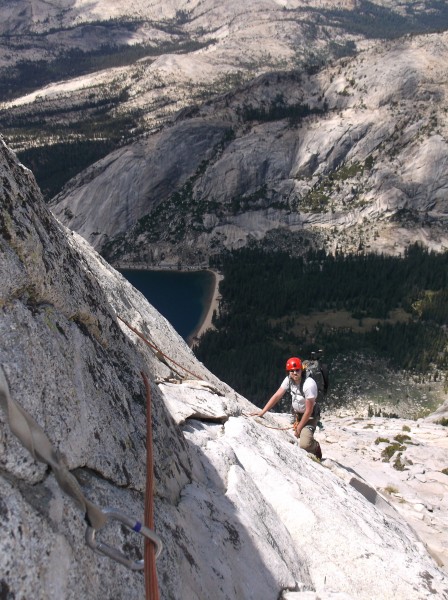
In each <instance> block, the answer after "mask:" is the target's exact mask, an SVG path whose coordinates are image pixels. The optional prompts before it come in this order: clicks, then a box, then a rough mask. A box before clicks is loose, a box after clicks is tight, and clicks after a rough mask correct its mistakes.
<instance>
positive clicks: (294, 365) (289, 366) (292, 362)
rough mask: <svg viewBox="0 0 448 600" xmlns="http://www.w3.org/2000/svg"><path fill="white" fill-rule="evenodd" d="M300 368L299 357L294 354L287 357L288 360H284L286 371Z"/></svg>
mask: <svg viewBox="0 0 448 600" xmlns="http://www.w3.org/2000/svg"><path fill="white" fill-rule="evenodd" d="M301 368H302V361H301V360H300V358H297V357H296V356H293V357H292V358H288V360H287V361H286V370H287V371H292V370H293V369H301Z"/></svg>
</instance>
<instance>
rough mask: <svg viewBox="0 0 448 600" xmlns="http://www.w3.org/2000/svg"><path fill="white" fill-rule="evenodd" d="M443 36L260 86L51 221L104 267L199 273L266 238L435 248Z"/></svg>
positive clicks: (207, 113) (68, 201)
mask: <svg viewBox="0 0 448 600" xmlns="http://www.w3.org/2000/svg"><path fill="white" fill-rule="evenodd" d="M447 59H448V36H447V34H433V35H431V36H424V37H423V38H421V37H418V38H409V39H406V40H400V41H397V42H389V43H388V44H387V45H386V46H385V47H384V48H382V49H380V48H378V47H375V48H373V49H368V50H366V51H365V52H363V53H360V54H359V55H358V56H357V57H354V58H351V59H344V60H343V62H340V63H337V64H336V65H334V66H331V67H328V68H325V69H323V70H321V71H319V72H318V73H317V74H304V73H297V72H293V73H271V74H266V75H262V76H260V77H259V78H258V79H256V80H254V81H252V82H250V83H248V84H246V85H245V86H243V87H242V88H240V89H239V90H238V91H237V92H236V93H228V94H226V95H225V96H222V97H221V98H219V99H218V100H216V101H215V102H209V103H207V104H206V105H204V106H203V107H197V108H196V109H194V110H191V111H190V112H188V111H184V112H183V113H181V114H180V115H179V117H178V119H177V120H176V122H175V123H174V124H173V125H172V126H171V127H166V128H164V129H162V130H161V131H160V132H159V133H156V134H154V135H152V136H149V137H148V138H145V139H142V140H140V141H138V142H136V143H135V144H133V145H130V146H127V147H125V148H123V149H120V150H117V151H116V152H115V153H113V154H111V155H110V156H108V157H107V158H106V159H104V160H103V161H101V162H99V163H97V164H96V165H94V166H93V167H92V168H90V169H88V170H87V171H86V172H85V173H81V174H80V175H79V176H78V177H77V178H75V179H74V180H73V181H72V182H71V184H70V185H69V186H67V188H66V189H65V190H64V191H63V192H62V193H61V194H60V195H59V196H58V197H56V198H55V199H54V201H53V202H52V207H53V210H54V212H55V213H56V214H57V216H58V217H59V218H61V219H62V220H63V221H64V222H65V223H66V224H67V225H68V226H69V227H71V228H73V229H76V230H77V231H79V232H80V233H81V234H82V235H83V236H85V237H86V238H87V239H88V240H89V241H90V242H91V243H93V244H94V246H95V247H96V248H97V249H99V250H100V251H101V252H103V253H105V255H106V256H107V258H108V259H109V260H111V261H113V262H114V261H115V262H125V263H133V262H136V263H142V264H149V265H151V264H166V265H174V264H177V263H178V262H182V263H184V264H206V263H207V260H208V257H209V256H210V254H212V253H215V252H219V251H221V250H222V249H224V248H235V247H240V246H242V245H244V244H246V243H247V242H248V240H250V239H257V240H260V239H263V238H264V237H265V236H266V235H272V233H273V232H274V231H277V232H282V231H284V232H285V234H286V233H287V234H288V235H291V234H292V235H294V236H296V237H297V238H298V239H303V236H304V235H305V236H311V238H312V239H313V238H314V239H315V240H317V243H318V244H320V245H321V246H323V247H325V248H327V249H328V250H334V249H336V248H339V249H340V250H343V251H346V252H354V251H359V250H362V249H364V250H372V251H384V252H386V253H392V254H398V253H400V252H402V250H403V248H404V247H406V246H407V245H408V244H409V243H412V242H414V241H421V242H422V243H423V244H424V245H427V246H428V247H430V248H432V249H436V250H437V249H443V248H446V247H448V238H447V231H446V222H447V213H446V210H447V206H446V202H445V198H446V193H447V183H448V182H447V172H446V163H447V159H448V146H447V143H446V133H447V132H446V125H445V120H444V114H445V110H446V109H447V99H446V85H445V84H444V83H443V82H444V81H446V65H447V64H448V60H447Z"/></svg>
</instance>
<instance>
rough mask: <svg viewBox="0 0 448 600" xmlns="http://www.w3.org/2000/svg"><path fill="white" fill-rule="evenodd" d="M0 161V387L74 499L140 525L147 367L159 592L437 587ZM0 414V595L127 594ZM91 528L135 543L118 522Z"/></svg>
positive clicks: (405, 535)
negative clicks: (75, 487) (26, 418)
mask: <svg viewBox="0 0 448 600" xmlns="http://www.w3.org/2000/svg"><path fill="white" fill-rule="evenodd" d="M0 173H1V176H2V188H1V190H2V191H1V194H2V198H1V208H0V233H1V237H0V270H1V274H2V277H1V284H0V285H1V296H0V298H1V300H0V304H1V311H2V318H1V320H0V365H1V368H2V370H3V372H4V374H5V376H6V379H7V381H8V384H9V389H10V393H11V396H12V397H13V398H14V400H16V401H17V402H19V403H20V404H21V405H22V406H23V408H24V409H26V410H27V411H28V412H29V413H30V414H31V415H32V416H33V417H34V419H35V420H36V421H37V422H38V423H39V424H40V425H41V427H43V429H44V430H45V431H46V433H47V435H48V437H49V438H50V440H51V441H52V443H53V444H54V446H55V447H56V448H57V449H58V450H59V451H60V453H61V454H62V455H63V456H64V457H65V461H66V464H67V466H68V468H69V469H70V471H71V472H72V473H73V474H74V475H75V476H76V477H77V478H78V480H79V482H80V485H81V487H82V489H83V491H84V493H85V495H86V496H87V497H88V498H90V499H91V500H92V501H93V502H95V503H96V504H98V505H100V506H102V507H105V506H113V507H116V508H118V509H121V510H123V511H124V512H125V513H127V514H129V515H131V516H134V517H135V518H136V519H141V518H142V516H143V509H144V490H145V470H146V467H145V458H146V447H145V444H146V442H145V435H146V423H145V420H146V417H145V391H144V385H143V381H142V375H141V373H142V372H144V373H145V374H146V375H147V376H148V378H149V380H150V386H151V397H152V413H153V419H152V421H153V436H154V448H153V459H154V476H155V529H156V531H157V533H158V534H159V536H160V537H161V538H162V540H163V543H164V551H163V553H162V555H161V556H160V558H159V559H158V561H157V570H158V577H159V587H160V594H161V598H163V599H164V600H168V599H170V600H171V599H172V600H199V599H201V600H202V599H204V598H211V597H213V598H218V599H222V600H241V599H243V598H244V599H248V600H249V599H253V600H263V599H266V600H272V598H279V597H282V596H283V598H284V599H287V598H288V599H292V598H297V599H300V598H302V599H303V598H318V597H319V598H321V599H327V598H328V599H330V598H347V599H349V598H352V599H356V600H358V599H366V600H367V599H371V598H372V597H375V598H384V599H389V598H390V599H391V600H392V599H394V600H397V599H403V600H405V599H406V600H409V599H411V600H413V599H415V600H420V599H424V598H433V597H435V596H436V597H440V598H445V597H448V576H447V574H446V572H444V571H443V570H441V569H440V568H439V567H438V566H437V564H436V562H435V561H434V560H433V558H432V557H431V556H430V555H429V553H428V551H427V549H426V548H425V545H424V544H423V542H422V541H421V540H420V539H419V538H418V537H417V535H416V534H415V533H414V531H413V530H412V529H411V527H409V525H408V524H407V523H406V521H405V519H404V518H403V517H401V516H400V515H399V514H398V513H396V514H395V513H394V511H393V510H392V509H391V507H390V506H389V505H388V503H387V502H385V505H384V506H380V505H376V504H373V503H372V502H370V501H369V500H368V499H367V498H366V497H365V496H364V495H363V494H362V493H360V492H359V491H358V490H357V489H355V488H354V487H353V486H352V485H349V484H348V483H347V482H346V481H344V480H343V478H341V477H340V476H339V475H338V474H335V473H333V472H332V471H331V470H329V469H326V468H325V467H324V466H323V464H319V463H318V462H315V461H313V460H312V459H311V457H310V456H308V455H307V454H306V453H305V452H304V451H302V450H300V449H299V447H298V445H297V442H296V440H295V438H294V437H293V436H292V435H291V432H290V431H280V430H276V429H271V428H268V427H266V425H270V426H272V427H276V426H278V420H277V419H276V418H274V417H273V416H267V417H266V418H265V419H263V420H259V419H254V418H250V417H247V416H245V415H246V414H247V413H248V412H250V411H251V410H253V409H254V407H253V405H251V404H250V403H249V402H248V401H247V400H245V399H244V398H242V397H240V396H239V395H238V394H237V393H236V392H235V391H233V390H232V389H230V388H229V387H228V386H227V385H226V384H224V383H222V382H221V381H219V380H218V379H217V378H216V377H215V376H214V375H213V374H212V373H210V372H208V371H207V370H206V369H205V367H204V366H203V365H202V364H201V363H199V362H198V361H197V360H196V358H195V356H194V354H193V352H192V351H191V350H190V349H189V348H188V346H187V345H186V344H185V343H184V342H183V340H182V339H181V338H180V337H179V336H178V335H177V334H176V333H175V332H174V331H173V329H172V328H171V326H170V325H169V324H168V322H167V321H166V320H165V319H164V318H163V317H161V316H160V315H159V314H158V313H157V311H156V310H155V309H154V308H153V307H152V306H150V305H149V304H148V303H147V302H146V301H145V299H144V298H143V297H142V295H141V294H140V293H138V292H137V291H136V290H135V289H133V288H132V287H131V286H130V285H129V284H128V283H127V282H126V281H125V280H124V279H123V277H122V276H121V275H120V274H118V273H117V272H116V271H115V270H114V269H112V268H111V267H110V266H109V265H108V264H107V263H106V262H104V261H103V260H102V259H101V258H100V257H99V256H98V254H96V252H95V251H94V250H93V249H92V248H91V246H89V244H88V243H87V242H86V241H85V240H84V239H83V238H82V237H80V236H79V235H77V234H75V233H72V232H70V231H68V230H67V229H65V228H64V227H63V226H62V225H61V224H60V223H59V222H57V221H56V220H55V218H54V217H53V216H52V215H51V213H50V212H49V211H48V209H47V208H46V206H45V205H44V203H43V202H42V198H41V195H40V192H39V190H38V188H37V187H36V184H35V182H34V179H33V177H32V175H31V174H30V172H29V171H27V170H26V169H24V168H23V167H22V166H21V165H20V163H18V162H17V160H16V158H15V156H14V155H13V154H12V152H11V151H10V150H9V149H8V148H7V147H6V146H5V145H4V144H3V143H2V145H1V148H0ZM119 317H120V318H121V319H124V320H125V321H126V322H128V323H129V324H130V325H132V326H133V327H134V328H135V329H136V330H138V331H140V332H141V333H142V334H143V335H144V336H145V338H146V339H147V340H148V341H149V342H150V344H151V345H150V346H149V345H148V344H145V343H144V342H143V341H142V340H141V339H140V338H139V337H137V336H136V334H135V333H133V332H132V331H131V330H130V328H129V327H128V326H127V325H126V324H125V323H124V322H123V321H122V320H120V319H119ZM0 424H1V425H0V490H1V495H0V529H1V535H0V589H1V593H2V595H3V597H5V598H9V597H11V598H13V597H14V598H35V599H36V600H47V599H53V598H54V599H56V598H57V599H58V600H61V599H75V598H89V599H90V598H91V599H92V600H93V599H94V598H95V599H96V598H112V597H113V598H128V599H134V598H135V599H137V598H139V599H140V598H142V597H143V595H144V584H143V577H142V575H141V574H140V573H134V572H131V571H129V570H127V569H126V568H125V567H123V566H121V565H119V564H118V563H116V562H114V561H112V560H109V559H107V558H104V557H102V556H99V555H97V554H95V553H93V552H92V550H91V549H90V548H88V547H87V546H86V545H85V542H84V529H85V523H84V521H83V515H82V514H81V511H80V510H79V508H78V506H77V505H76V504H75V503H74V502H73V501H72V500H71V499H70V498H69V497H68V496H66V495H65V494H64V493H63V492H62V491H61V490H60V488H59V487H58V485H57V483H56V480H55V478H54V476H53V475H52V473H51V471H49V470H48V469H47V468H46V466H45V465H43V464H41V463H38V462H36V461H35V460H34V459H33V458H32V457H31V455H30V454H29V453H28V452H27V451H26V450H25V449H24V448H22V446H21V445H20V444H19V442H18V441H17V439H16V438H15V437H14V436H13V435H12V434H11V431H10V428H9V425H8V419H7V415H6V414H5V412H4V411H1V412H0ZM386 505H387V506H389V508H388V509H387V510H384V507H385V506H386ZM100 533H101V532H100ZM104 536H105V538H106V539H107V540H109V542H110V543H111V544H112V545H114V546H117V547H119V548H122V549H123V550H125V551H126V552H129V553H131V554H133V555H134V556H137V557H138V556H139V555H141V552H142V544H141V539H140V538H139V537H138V536H136V535H134V534H131V533H130V532H129V531H128V530H125V529H123V528H112V530H107V531H104Z"/></svg>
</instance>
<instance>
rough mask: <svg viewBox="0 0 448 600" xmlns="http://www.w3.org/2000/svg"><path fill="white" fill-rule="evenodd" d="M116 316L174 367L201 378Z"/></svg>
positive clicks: (201, 378)
mask: <svg viewBox="0 0 448 600" xmlns="http://www.w3.org/2000/svg"><path fill="white" fill-rule="evenodd" d="M117 318H118V319H119V320H120V321H121V322H122V323H124V324H125V325H126V326H127V327H129V329H130V330H131V331H133V332H134V333H135V335H137V336H138V337H139V338H140V339H141V340H143V341H144V342H145V344H147V345H148V346H149V347H150V348H152V349H153V350H155V351H156V353H157V354H158V355H160V356H163V358H166V359H167V360H169V361H170V362H172V363H173V365H176V367H179V368H180V369H182V370H183V371H185V372H186V373H189V374H190V375H193V377H196V379H200V380H203V377H200V376H199V375H196V373H193V371H189V370H188V369H186V368H185V367H183V366H182V365H180V364H179V363H177V362H176V361H175V360H173V359H172V358H171V357H170V356H168V355H167V354H164V353H163V352H162V351H161V350H160V349H159V348H157V346H155V345H154V344H153V343H151V342H150V341H149V340H147V339H146V338H145V336H144V335H143V333H141V332H140V331H138V329H135V327H132V325H130V323H128V322H127V321H125V320H124V319H122V318H121V317H120V316H119V315H117Z"/></svg>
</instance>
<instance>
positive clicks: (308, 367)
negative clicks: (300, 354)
mask: <svg viewBox="0 0 448 600" xmlns="http://www.w3.org/2000/svg"><path fill="white" fill-rule="evenodd" d="M313 354H314V353H312V354H311V356H312V358H311V360H306V361H304V362H303V366H304V368H305V374H306V377H312V378H313V379H314V381H315V382H316V384H317V399H316V403H320V402H322V401H323V400H324V399H325V397H326V395H327V392H328V386H329V376H328V365H326V364H324V363H322V361H321V360H320V358H316V357H315V356H313ZM306 377H305V378H306Z"/></svg>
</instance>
